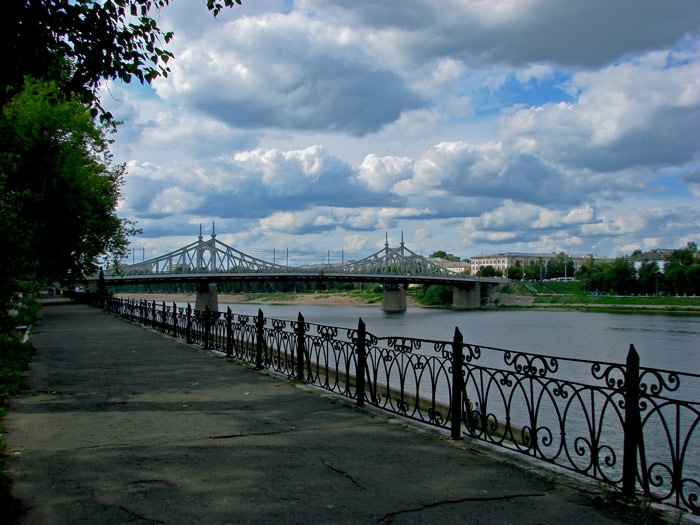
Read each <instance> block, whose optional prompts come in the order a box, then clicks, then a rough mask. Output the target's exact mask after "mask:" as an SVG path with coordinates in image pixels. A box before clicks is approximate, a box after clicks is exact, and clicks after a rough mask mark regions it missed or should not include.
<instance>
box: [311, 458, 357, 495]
mask: <svg viewBox="0 0 700 525" xmlns="http://www.w3.org/2000/svg"><path fill="white" fill-rule="evenodd" d="M321 463H323V464H324V465H325V466H326V467H328V468H329V469H331V470H332V471H333V472H337V473H338V474H340V475H342V476H345V477H346V478H348V479H349V480H350V482H351V483H352V484H353V485H355V486H356V487H357V488H358V489H362V490H367V487H365V486H364V485H362V483H360V482H358V481H357V480H356V479H355V478H353V477H352V476H351V475H350V474H348V473H347V472H345V471H344V470H340V469H339V468H336V467H334V466H333V465H331V464H329V463H326V460H325V459H321Z"/></svg>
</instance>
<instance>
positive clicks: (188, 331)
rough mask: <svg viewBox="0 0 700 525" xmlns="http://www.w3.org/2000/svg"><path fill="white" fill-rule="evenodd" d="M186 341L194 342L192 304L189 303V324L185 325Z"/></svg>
mask: <svg viewBox="0 0 700 525" xmlns="http://www.w3.org/2000/svg"><path fill="white" fill-rule="evenodd" d="M185 341H187V344H188V345H189V344H192V305H191V304H190V303H187V324H186V325H185Z"/></svg>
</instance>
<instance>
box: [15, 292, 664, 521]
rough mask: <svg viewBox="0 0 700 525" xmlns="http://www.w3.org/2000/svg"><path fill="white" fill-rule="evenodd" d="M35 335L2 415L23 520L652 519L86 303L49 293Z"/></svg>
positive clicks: (556, 479) (561, 479)
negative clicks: (27, 385)
mask: <svg viewBox="0 0 700 525" xmlns="http://www.w3.org/2000/svg"><path fill="white" fill-rule="evenodd" d="M30 341H31V343H32V344H33V345H34V347H35V348H36V350H37V354H36V356H35V358H34V361H33V362H32V365H31V370H30V372H29V379H30V382H31V391H30V392H29V393H27V394H25V395H23V396H21V397H18V398H15V399H13V400H12V402H11V409H10V412H9V413H8V415H7V416H6V418H5V420H4V425H5V427H6V431H7V435H6V442H7V445H8V453H9V456H10V457H9V459H8V469H9V474H10V476H11V477H12V479H13V482H14V484H13V494H14V496H15V497H16V498H19V499H20V500H21V501H22V502H23V504H24V506H25V507H26V514H25V516H24V517H23V518H21V520H20V523H24V524H42V525H45V524H52V525H58V524H77V523H90V524H100V523H105V524H114V523H135V524H139V523H168V524H186V523H202V524H207V523H212V524H213V523H241V524H245V523H251V524H262V523H272V524H275V523H285V524H286V523H291V524H295V523H299V524H301V523H314V524H326V523H328V524H331V523H332V524H338V523H347V524H355V523H357V524H390V523H391V524H404V523H425V524H443V523H444V524H450V525H453V524H455V523H489V524H494V523H518V524H527V523H596V525H603V524H608V523H640V522H645V523H653V522H655V521H654V516H653V515H652V514H651V513H650V512H649V511H643V510H640V509H639V508H629V507H625V506H622V505H620V504H617V503H611V502H610V501H608V500H607V499H606V498H604V497H600V495H599V494H598V495H596V494H595V493H594V492H590V491H588V490H587V489H585V488H583V487H585V486H586V485H581V486H577V485H575V484H572V483H571V482H569V481H568V479H567V478H566V477H562V476H557V475H552V474H547V473H546V471H544V470H539V473H538V471H537V470H536V469H534V468H533V469H528V468H522V465H521V464H520V462H519V461H518V460H514V459H510V460H502V459H500V460H499V459H498V457H499V454H498V453H497V452H488V451H485V450H483V449H482V448H480V447H478V446H475V445H473V444H472V443H471V442H470V440H469V439H468V438H467V439H465V440H464V441H451V440H449V439H447V437H445V436H441V435H439V434H437V433H435V432H432V431H427V430H423V429H420V428H419V427H417V426H415V425H413V424H410V423H408V422H407V421H403V420H399V419H397V418H395V417H393V416H391V415H387V414H384V413H381V412H379V411H375V410H373V409H357V408H355V407H354V406H353V405H351V404H349V403H348V402H347V401H343V400H340V399H338V398H335V397H333V396H331V395H328V394H325V393H321V392H320V391H318V390H315V389H312V388H310V387H306V386H303V385H293V384H290V383H289V382H288V381H287V380H286V379H284V378H278V377H273V376H270V375H268V374H267V373H262V372H258V371H255V370H253V369H251V368H249V367H247V366H244V365H241V364H238V363H234V362H231V361H229V360H227V359H225V358H222V357H220V356H217V355H215V354H214V353H212V352H210V351H206V350H203V349H201V348H197V347H194V346H190V345H186V344H185V343H183V342H182V341H180V340H176V339H172V338H169V337H166V336H163V335H161V334H158V333H156V332H153V331H150V330H148V329H145V328H142V327H138V326H135V325H131V324H129V323H127V322H125V321H123V320H120V319H118V318H116V317H114V316H112V315H109V314H107V313H104V312H102V311H100V310H98V309H95V308H91V307H89V306H85V305H80V304H75V303H71V302H68V301H63V300H53V301H50V302H49V301H47V302H46V303H45V304H44V306H43V307H42V309H41V311H40V319H39V322H38V324H37V326H36V327H35V328H34V329H33V331H32V334H31V337H30ZM541 473H544V474H541Z"/></svg>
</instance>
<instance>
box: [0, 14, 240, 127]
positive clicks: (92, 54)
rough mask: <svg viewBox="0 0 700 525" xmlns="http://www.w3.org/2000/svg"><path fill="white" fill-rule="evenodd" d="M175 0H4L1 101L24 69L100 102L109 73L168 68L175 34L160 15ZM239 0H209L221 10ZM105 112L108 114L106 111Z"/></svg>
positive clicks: (16, 87) (144, 78)
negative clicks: (160, 22)
mask: <svg viewBox="0 0 700 525" xmlns="http://www.w3.org/2000/svg"><path fill="white" fill-rule="evenodd" d="M170 1H171V0H104V1H102V2H96V1H94V0H9V1H7V2H5V4H3V17H2V20H3V21H2V26H0V28H1V29H2V31H0V42H2V50H3V53H2V59H1V60H2V71H3V75H2V78H3V80H0V106H1V105H4V104H5V102H7V100H9V99H10V98H11V97H12V96H13V95H15V94H17V93H18V92H19V91H21V90H22V86H23V85H24V78H25V77H26V76H29V77H32V78H36V79H42V80H51V81H54V82H55V83H56V85H57V88H58V89H59V90H60V91H61V92H63V93H65V94H69V95H70V96H74V97H75V98H76V99H77V100H78V101H79V102H82V103H84V104H88V105H90V106H94V107H93V110H94V111H95V113H96V111H97V110H96V107H99V104H98V101H97V96H96V94H97V90H98V88H99V85H100V82H101V81H102V80H103V79H120V80H123V81H124V82H130V81H131V79H132V78H136V79H137V80H139V81H141V82H151V81H152V80H153V79H155V78H156V77H158V76H161V75H162V76H167V75H168V73H169V71H170V69H169V67H168V61H169V60H170V59H172V58H173V54H172V53H171V52H170V51H168V50H167V48H166V47H165V46H166V45H167V44H168V42H170V40H171V39H172V38H173V33H172V32H164V31H163V30H161V29H160V28H159V27H158V24H157V22H156V19H157V16H158V12H159V10H160V9H162V8H164V7H166V6H168V5H169V4H170ZM234 3H236V4H240V3H241V2H240V0H235V1H234V0H225V1H223V2H221V1H214V0H207V4H206V5H207V8H208V9H209V10H210V11H211V12H212V13H213V14H214V16H216V15H217V14H218V13H219V12H220V11H221V9H222V8H224V7H231V6H233V5H234ZM104 116H105V117H106V118H107V119H109V118H110V117H111V115H109V114H105V115H104Z"/></svg>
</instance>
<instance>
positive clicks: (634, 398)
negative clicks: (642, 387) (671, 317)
mask: <svg viewBox="0 0 700 525" xmlns="http://www.w3.org/2000/svg"><path fill="white" fill-rule="evenodd" d="M624 431H625V436H624V452H623V459H622V494H623V495H624V496H626V497H630V498H631V497H634V494H635V491H636V485H637V450H638V449H639V436H640V434H641V432H642V421H641V416H640V413H639V354H638V353H637V350H636V349H635V348H634V345H630V349H629V352H628V353H627V367H626V371H625V424H624Z"/></svg>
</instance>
